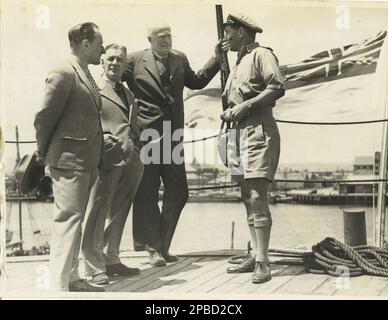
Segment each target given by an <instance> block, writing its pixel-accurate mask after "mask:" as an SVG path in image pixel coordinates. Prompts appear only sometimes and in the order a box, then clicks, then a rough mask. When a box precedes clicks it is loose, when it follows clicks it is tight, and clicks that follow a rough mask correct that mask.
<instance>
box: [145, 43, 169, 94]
mask: <svg viewBox="0 0 388 320" xmlns="http://www.w3.org/2000/svg"><path fill="white" fill-rule="evenodd" d="M143 62H144V68H145V69H146V70H147V71H148V72H150V73H151V75H152V76H153V78H154V79H155V81H156V83H157V84H158V85H159V87H160V88H161V90H162V91H163V92H164V90H163V85H162V80H161V79H160V75H159V70H158V67H157V66H156V62H155V57H154V54H153V52H152V50H151V49H148V50H146V52H145V53H144V56H143Z"/></svg>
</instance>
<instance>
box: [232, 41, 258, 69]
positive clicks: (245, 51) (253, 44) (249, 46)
mask: <svg viewBox="0 0 388 320" xmlns="http://www.w3.org/2000/svg"><path fill="white" fill-rule="evenodd" d="M259 46H260V45H259V44H258V43H257V42H251V43H248V44H247V45H246V46H243V47H242V48H241V49H240V51H239V52H238V55H237V61H238V63H239V62H240V61H241V59H242V58H243V57H244V56H245V55H246V54H248V53H251V51H252V50H253V49H256V48H257V47H259ZM238 63H237V64H238Z"/></svg>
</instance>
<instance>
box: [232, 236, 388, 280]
mask: <svg viewBox="0 0 388 320" xmlns="http://www.w3.org/2000/svg"><path fill="white" fill-rule="evenodd" d="M250 250H251V248H250V244H249V243H248V250H247V254H242V255H237V256H233V257H231V258H229V259H228V262H229V263H232V264H239V263H241V262H243V261H244V260H245V259H247V257H248V256H250ZM269 255H270V256H282V257H288V258H293V259H289V260H287V263H286V264H293V265H303V266H304V268H305V271H306V272H308V273H313V274H329V275H331V276H334V277H342V276H349V277H357V276H361V275H373V276H380V277H388V248H387V247H384V248H379V247H374V246H367V245H362V246H354V247H352V246H349V245H347V244H345V243H342V242H340V241H338V240H337V239H334V238H330V237H328V238H325V239H324V240H323V241H321V242H319V243H318V244H316V245H314V246H312V248H311V251H310V252H298V251H293V250H274V249H269ZM272 263H276V264H284V263H285V261H274V262H272Z"/></svg>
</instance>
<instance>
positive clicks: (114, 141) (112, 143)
mask: <svg viewBox="0 0 388 320" xmlns="http://www.w3.org/2000/svg"><path fill="white" fill-rule="evenodd" d="M104 145H105V151H108V150H111V149H113V148H117V147H119V146H121V145H122V141H120V139H119V138H118V137H116V136H114V135H113V134H111V133H104Z"/></svg>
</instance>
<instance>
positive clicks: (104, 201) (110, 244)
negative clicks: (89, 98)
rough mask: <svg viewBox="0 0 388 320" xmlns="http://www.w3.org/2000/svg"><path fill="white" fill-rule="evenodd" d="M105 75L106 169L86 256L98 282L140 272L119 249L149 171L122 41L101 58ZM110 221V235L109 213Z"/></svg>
mask: <svg viewBox="0 0 388 320" xmlns="http://www.w3.org/2000/svg"><path fill="white" fill-rule="evenodd" d="M101 64H102V66H103V68H104V74H103V76H102V79H101V81H100V83H99V86H100V89H101V91H100V92H101V97H102V114H101V121H102V128H103V130H104V140H105V151H106V153H105V161H104V167H103V168H102V169H101V170H100V172H99V177H98V178H97V181H96V183H95V185H94V186H93V189H92V192H91V196H90V199H89V204H88V209H87V214H86V215H87V218H86V224H85V230H84V233H83V239H82V255H83V258H84V259H83V261H84V263H85V273H86V276H88V277H91V278H92V279H91V282H92V283H93V284H97V285H103V284H108V283H109V278H108V276H113V275H120V276H130V275H135V274H138V273H139V272H140V270H139V269H137V268H129V267H127V266H125V265H124V264H122V263H121V261H120V258H119V247H120V242H121V237H122V234H123V230H124V225H125V222H126V219H127V216H128V212H129V210H130V207H131V205H132V202H133V199H134V197H135V194H136V190H137V187H138V185H139V183H140V180H141V177H142V175H143V163H142V162H141V161H140V132H139V129H138V127H137V124H136V120H137V102H136V101H135V99H134V96H133V95H132V93H131V92H130V91H129V90H128V89H127V88H126V87H124V86H123V84H122V83H121V76H122V75H123V73H124V71H125V70H126V68H127V49H126V48H125V47H124V46H121V45H118V44H111V45H108V46H107V47H106V54H105V55H104V56H103V57H102V59H101ZM107 216H108V217H109V220H110V223H109V226H108V229H107V230H106V231H107V232H106V234H105V242H106V245H107V251H106V253H104V252H103V248H104V225H105V219H106V217H107Z"/></svg>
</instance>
